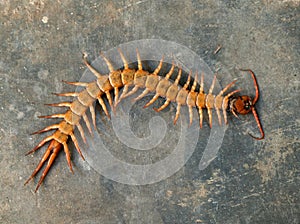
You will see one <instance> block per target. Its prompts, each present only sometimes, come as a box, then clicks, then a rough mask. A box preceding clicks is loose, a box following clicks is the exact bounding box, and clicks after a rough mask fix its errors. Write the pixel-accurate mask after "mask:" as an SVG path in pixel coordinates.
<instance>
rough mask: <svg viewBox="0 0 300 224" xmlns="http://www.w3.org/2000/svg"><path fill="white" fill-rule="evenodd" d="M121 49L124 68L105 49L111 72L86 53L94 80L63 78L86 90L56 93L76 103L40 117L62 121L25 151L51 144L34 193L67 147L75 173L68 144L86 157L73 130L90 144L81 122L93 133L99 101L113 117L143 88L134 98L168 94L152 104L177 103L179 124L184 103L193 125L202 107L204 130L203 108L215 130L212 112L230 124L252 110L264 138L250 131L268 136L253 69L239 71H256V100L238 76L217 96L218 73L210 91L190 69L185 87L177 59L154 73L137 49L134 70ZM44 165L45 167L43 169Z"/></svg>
mask: <svg viewBox="0 0 300 224" xmlns="http://www.w3.org/2000/svg"><path fill="white" fill-rule="evenodd" d="M118 52H119V55H120V58H121V60H122V62H123V67H122V68H121V69H115V68H114V66H113V65H112V63H111V61H110V60H109V59H108V58H107V57H106V56H105V55H104V54H103V53H100V54H101V56H102V58H103V60H104V62H105V64H106V65H107V67H108V70H109V72H108V74H100V72H99V71H98V70H97V69H95V68H94V67H93V66H92V64H91V63H90V62H89V60H88V55H87V54H86V53H84V54H83V63H84V64H85V66H86V67H87V69H88V70H89V71H90V72H91V73H92V74H93V75H94V76H95V79H94V81H91V82H68V81H64V82H65V83H66V84H69V85H73V86H79V87H81V88H82V90H81V91H78V92H66V93H55V95H57V96H63V97H73V98H72V100H71V101H65V102H60V103H52V104H47V105H48V106H54V107H66V108H67V110H66V111H65V112H64V113H57V114H51V115H46V116H39V118H59V119H61V120H60V121H59V122H58V123H55V124H53V125H50V126H47V127H45V128H43V129H41V130H39V131H36V132H34V133H33V134H41V133H44V132H48V131H53V133H52V134H50V135H48V136H47V137H45V138H43V139H42V140H41V141H40V142H39V143H38V144H37V145H36V146H35V147H34V148H33V149H32V150H30V151H29V152H27V153H26V155H29V154H32V153H34V152H36V151H37V150H39V149H41V148H42V147H43V146H44V145H46V144H48V146H47V148H46V150H45V152H44V154H43V155H42V158H41V159H40V161H39V163H38V165H37V166H36V168H35V169H34V171H33V172H32V174H31V175H30V177H29V178H28V179H27V180H26V182H25V183H24V185H26V184H28V183H29V182H30V181H31V180H32V179H34V178H35V176H36V175H37V174H38V173H39V172H40V171H41V173H42V174H41V177H40V178H39V180H38V183H37V186H36V188H35V192H37V191H38V189H39V188H40V186H41V185H42V183H43V181H44V179H45V177H46V176H47V174H48V172H49V170H50V168H51V167H52V165H53V163H54V162H55V159H56V158H57V156H58V154H59V153H60V152H61V151H64V154H65V157H66V160H67V164H68V167H69V169H70V171H71V172H72V173H73V172H74V171H73V167H72V161H71V153H70V149H69V147H68V145H69V142H71V141H72V142H73V144H74V146H75V149H76V151H77V152H78V153H79V155H80V156H81V158H82V159H83V160H85V158H84V156H83V154H82V152H81V149H80V146H79V143H78V139H77V136H76V135H75V134H74V131H75V129H77V130H78V132H79V135H80V137H81V139H82V140H83V142H84V143H86V136H85V135H86V133H85V131H84V128H83V127H82V123H84V124H85V126H86V127H87V130H88V132H89V133H90V134H92V125H93V126H94V127H95V128H96V114H95V113H96V111H95V106H94V105H95V102H98V103H99V105H100V107H101V109H102V110H103V111H104V113H105V115H106V116H107V117H108V118H110V113H109V110H108V109H109V108H108V107H110V108H111V111H114V110H115V108H116V107H117V106H118V104H119V103H120V102H121V101H122V100H124V99H125V98H126V97H128V96H131V95H133V94H135V93H137V91H138V90H139V89H141V90H143V91H142V93H141V94H139V95H138V96H137V97H135V98H134V101H136V100H140V99H142V98H143V97H145V96H146V95H147V94H148V93H153V94H154V96H153V97H152V99H151V100H150V101H149V102H148V103H146V104H145V106H144V108H146V107H148V106H150V105H151V104H153V103H154V102H155V101H156V100H157V99H158V98H164V99H165V102H164V103H163V104H162V105H161V106H160V107H158V108H153V109H154V110H155V111H157V112H159V111H162V110H164V109H165V108H167V107H168V105H169V104H170V103H174V104H175V105H176V113H175V117H174V124H176V122H177V120H178V118H179V116H180V111H181V108H182V107H184V106H186V107H187V108H188V112H189V113H188V114H189V123H190V124H191V123H192V122H193V120H195V117H193V112H192V110H193V109H196V110H197V112H198V113H197V115H198V118H197V120H198V122H199V127H200V128H202V127H203V120H204V119H203V117H204V110H206V111H207V115H208V124H209V127H210V128H212V116H213V115H212V111H213V110H215V111H216V115H217V118H218V123H219V125H223V124H225V125H226V124H227V123H228V118H227V114H228V113H231V114H233V115H234V116H235V117H239V115H246V114H249V113H252V114H253V116H254V118H255V121H256V123H257V127H258V129H259V131H260V136H259V137H256V136H253V135H252V134H250V133H249V135H250V136H251V137H252V138H254V139H256V140H262V139H264V136H265V134H264V131H263V128H262V125H261V122H260V119H259V116H258V114H257V112H256V109H255V105H256V103H257V101H258V99H259V87H258V83H257V79H256V76H255V74H254V72H253V71H252V70H251V69H240V70H241V71H243V72H247V73H249V74H250V75H251V77H252V79H253V83H254V88H255V97H254V98H252V97H250V96H248V95H239V93H240V92H241V89H236V90H232V87H233V86H234V85H235V83H236V80H234V81H232V82H230V83H229V84H228V85H226V86H225V87H224V88H223V89H222V90H221V91H220V92H219V93H217V94H214V93H213V90H214V86H215V82H216V76H214V78H213V81H212V83H211V86H210V88H209V90H208V92H207V93H205V91H204V75H203V74H198V73H197V72H195V75H194V77H193V78H192V72H191V71H190V72H189V74H188V77H187V79H186V81H185V83H184V84H182V85H180V84H179V83H180V79H181V76H182V70H183V69H182V68H181V66H177V65H175V63H172V65H171V67H170V69H169V71H167V72H166V74H165V75H159V72H160V71H161V68H162V65H163V63H164V57H163V56H162V58H161V60H160V61H159V62H158V65H157V67H156V68H155V69H154V71H152V72H150V71H147V70H145V69H144V68H143V61H142V60H141V56H140V53H139V51H138V49H136V59H137V68H132V66H130V64H129V63H128V62H127V60H126V58H125V56H124V54H123V52H122V50H121V49H118ZM175 68H177V69H176V73H177V74H175V76H176V78H175V79H174V80H171V79H170V77H171V76H172V75H173V74H174V73H175ZM198 77H199V80H198ZM197 86H200V88H198V90H197V89H196V87H197ZM105 98H106V100H107V101H108V104H106V103H105V102H104V99H105ZM88 113H90V115H91V120H92V124H91V122H90V120H89V118H88ZM44 164H46V165H45V168H44V169H43V170H42V168H43V166H44Z"/></svg>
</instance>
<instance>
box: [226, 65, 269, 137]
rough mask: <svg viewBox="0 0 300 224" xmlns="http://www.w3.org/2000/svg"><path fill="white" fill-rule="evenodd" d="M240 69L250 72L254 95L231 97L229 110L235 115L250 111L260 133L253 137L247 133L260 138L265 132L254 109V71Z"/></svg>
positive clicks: (257, 91) (257, 94)
mask: <svg viewBox="0 0 300 224" xmlns="http://www.w3.org/2000/svg"><path fill="white" fill-rule="evenodd" d="M240 70H241V71H247V72H249V73H250V74H251V76H252V79H253V82H254V87H255V97H254V98H253V99H252V98H251V97H250V96H247V95H243V96H237V97H232V98H231V100H230V104H229V110H230V112H231V113H232V114H233V115H234V116H236V117H238V115H239V114H241V115H245V114H248V113H250V112H252V114H253V116H254V118H255V120H256V123H257V126H258V128H259V131H260V133H261V137H255V136H253V135H251V134H250V133H249V135H250V136H251V137H253V138H255V139H256V140H261V139H263V138H264V137H265V134H264V131H263V128H262V126H261V123H260V120H259V117H258V114H257V112H256V110H255V103H256V102H257V100H258V98H259V88H258V84H257V81H256V77H255V74H254V72H253V71H252V70H250V69H240Z"/></svg>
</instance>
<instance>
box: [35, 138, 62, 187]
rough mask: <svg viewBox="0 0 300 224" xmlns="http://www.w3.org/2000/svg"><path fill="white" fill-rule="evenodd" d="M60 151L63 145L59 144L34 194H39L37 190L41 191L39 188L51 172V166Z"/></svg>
mask: <svg viewBox="0 0 300 224" xmlns="http://www.w3.org/2000/svg"><path fill="white" fill-rule="evenodd" d="M60 150H61V144H59V145H58V146H57V147H54V149H53V150H52V153H51V155H50V158H49V160H48V163H47V166H46V168H45V169H44V171H43V173H42V176H41V177H40V179H39V182H38V184H37V186H36V188H35V191H34V192H37V190H38V189H39V187H40V186H41V184H42V183H43V181H44V179H45V177H46V176H47V174H48V172H49V169H50V168H51V166H52V164H53V162H54V160H55V158H56V157H57V155H58V153H59V151H60Z"/></svg>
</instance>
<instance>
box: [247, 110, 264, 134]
mask: <svg viewBox="0 0 300 224" xmlns="http://www.w3.org/2000/svg"><path fill="white" fill-rule="evenodd" d="M252 113H253V116H254V118H255V121H256V123H257V126H258V128H259V131H260V134H261V137H255V136H253V135H252V134H250V133H248V134H249V135H250V136H251V137H252V138H254V139H256V140H262V139H264V137H265V133H264V130H263V128H262V126H261V123H260V120H259V117H258V114H257V112H256V110H255V107H252Z"/></svg>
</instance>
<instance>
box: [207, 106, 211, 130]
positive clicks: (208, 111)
mask: <svg viewBox="0 0 300 224" xmlns="http://www.w3.org/2000/svg"><path fill="white" fill-rule="evenodd" d="M207 113H208V121H209V127H210V128H212V110H211V108H207Z"/></svg>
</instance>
